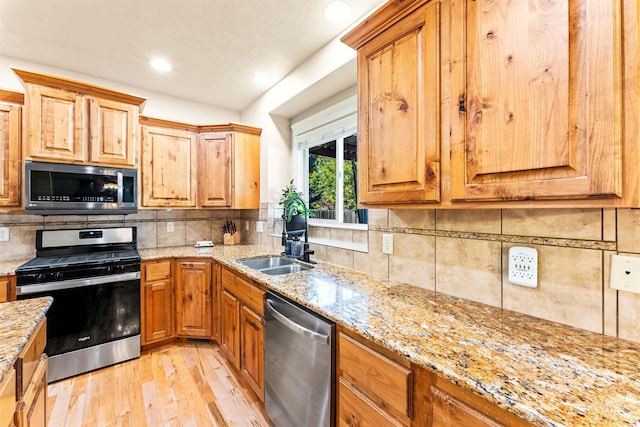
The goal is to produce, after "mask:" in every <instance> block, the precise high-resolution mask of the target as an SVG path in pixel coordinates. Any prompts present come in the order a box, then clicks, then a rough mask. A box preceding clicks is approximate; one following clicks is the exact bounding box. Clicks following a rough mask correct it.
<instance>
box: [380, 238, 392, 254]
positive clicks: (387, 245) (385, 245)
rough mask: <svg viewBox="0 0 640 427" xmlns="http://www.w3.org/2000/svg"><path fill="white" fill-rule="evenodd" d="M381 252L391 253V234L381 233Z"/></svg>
mask: <svg viewBox="0 0 640 427" xmlns="http://www.w3.org/2000/svg"><path fill="white" fill-rule="evenodd" d="M382 253H383V254H389V255H393V234H383V235H382Z"/></svg>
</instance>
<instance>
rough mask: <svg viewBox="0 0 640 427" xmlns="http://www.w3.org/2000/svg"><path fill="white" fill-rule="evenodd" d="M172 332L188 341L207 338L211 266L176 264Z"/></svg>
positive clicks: (189, 263)
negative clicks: (173, 330)
mask: <svg viewBox="0 0 640 427" xmlns="http://www.w3.org/2000/svg"><path fill="white" fill-rule="evenodd" d="M176 295H177V297H176V330H177V333H178V335H180V336H182V337H191V338H211V323H212V317H211V263H210V262H177V263H176Z"/></svg>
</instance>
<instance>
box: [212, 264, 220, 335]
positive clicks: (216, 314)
mask: <svg viewBox="0 0 640 427" xmlns="http://www.w3.org/2000/svg"><path fill="white" fill-rule="evenodd" d="M221 275H222V267H220V264H218V263H214V264H213V280H212V281H211V297H212V306H213V308H212V311H213V319H212V321H213V324H212V327H211V338H212V339H213V340H214V341H215V342H217V343H218V344H220V342H221V341H222V276H221Z"/></svg>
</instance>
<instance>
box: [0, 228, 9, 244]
mask: <svg viewBox="0 0 640 427" xmlns="http://www.w3.org/2000/svg"><path fill="white" fill-rule="evenodd" d="M8 241H9V227H0V242H8Z"/></svg>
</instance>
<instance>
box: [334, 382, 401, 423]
mask: <svg viewBox="0 0 640 427" xmlns="http://www.w3.org/2000/svg"><path fill="white" fill-rule="evenodd" d="M337 418H338V427H351V426H359V427H401V426H403V425H404V424H401V423H400V422H399V421H398V420H395V419H394V418H393V417H391V416H390V415H389V414H387V413H386V412H384V411H383V410H382V409H380V408H378V407H377V406H376V405H375V404H374V403H373V402H371V401H370V400H369V399H368V398H367V397H366V396H365V395H363V394H362V393H360V392H359V391H358V390H356V389H355V388H353V387H352V386H351V385H350V384H349V383H348V382H346V381H345V380H344V379H343V378H339V379H338V409H337Z"/></svg>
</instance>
